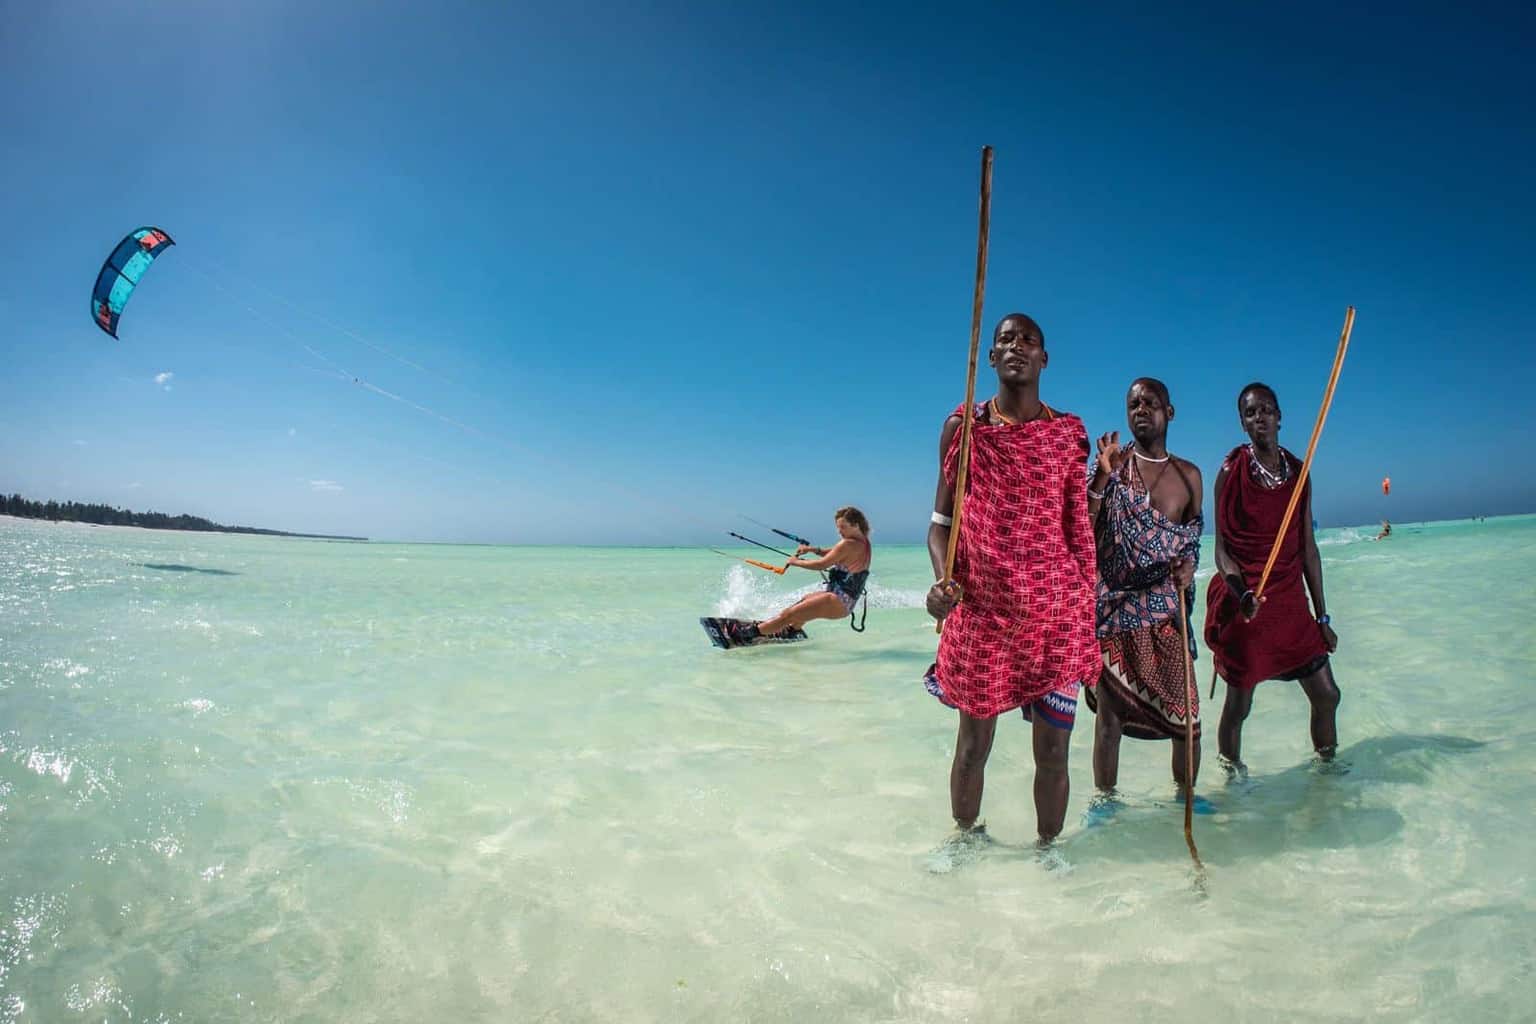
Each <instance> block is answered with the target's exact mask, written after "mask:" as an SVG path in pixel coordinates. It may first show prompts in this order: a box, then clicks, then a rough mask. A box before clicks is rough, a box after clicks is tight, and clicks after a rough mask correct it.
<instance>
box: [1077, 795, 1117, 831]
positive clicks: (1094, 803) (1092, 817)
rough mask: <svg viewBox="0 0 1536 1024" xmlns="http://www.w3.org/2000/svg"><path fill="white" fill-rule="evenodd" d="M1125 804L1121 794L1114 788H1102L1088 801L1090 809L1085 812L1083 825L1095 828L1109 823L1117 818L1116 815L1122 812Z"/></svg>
mask: <svg viewBox="0 0 1536 1024" xmlns="http://www.w3.org/2000/svg"><path fill="white" fill-rule="evenodd" d="M1124 806H1125V804H1123V803H1122V802H1121V801H1120V796H1119V794H1118V793H1116V792H1115V791H1114V790H1112V789H1107V790H1105V789H1101V790H1099V792H1097V793H1095V794H1094V795H1093V799H1092V800H1089V801H1088V809H1087V810H1085V811H1084V812H1083V827H1084V828H1095V827H1097V826H1099V825H1107V824H1109V823H1110V822H1111V821H1114V820H1115V815H1117V814H1119V813H1120V810H1121V808H1123V807H1124Z"/></svg>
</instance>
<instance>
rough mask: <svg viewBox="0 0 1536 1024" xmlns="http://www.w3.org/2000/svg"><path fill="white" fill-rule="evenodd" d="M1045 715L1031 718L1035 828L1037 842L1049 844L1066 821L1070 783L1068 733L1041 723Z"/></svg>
mask: <svg viewBox="0 0 1536 1024" xmlns="http://www.w3.org/2000/svg"><path fill="white" fill-rule="evenodd" d="M1044 718H1045V716H1044V715H1040V714H1036V715H1035V716H1034V722H1033V725H1034V735H1033V740H1034V744H1033V745H1034V748H1035V825H1036V827H1037V828H1038V829H1039V831H1040V842H1041V843H1042V844H1045V843H1049V842H1050V841H1051V840H1053V839H1055V838H1056V837H1057V836H1058V835H1060V834H1061V826H1062V823H1063V822H1064V821H1066V818H1067V795H1068V792H1069V789H1070V782H1069V780H1068V778H1067V749H1068V746H1069V745H1070V743H1071V740H1072V733H1071V732H1070V731H1069V730H1067V729H1058V728H1056V727H1055V726H1053V725H1048V724H1046V722H1045V721H1044Z"/></svg>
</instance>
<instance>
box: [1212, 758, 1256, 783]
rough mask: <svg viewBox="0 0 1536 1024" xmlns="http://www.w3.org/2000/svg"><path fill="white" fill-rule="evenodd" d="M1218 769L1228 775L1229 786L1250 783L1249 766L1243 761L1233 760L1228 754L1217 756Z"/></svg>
mask: <svg viewBox="0 0 1536 1024" xmlns="http://www.w3.org/2000/svg"><path fill="white" fill-rule="evenodd" d="M1216 767H1218V768H1220V769H1221V770H1222V771H1223V772H1225V773H1226V776H1227V784H1228V785H1231V784H1232V783H1234V782H1247V781H1248V766H1247V765H1246V764H1243V762H1241V761H1234V760H1232V759H1231V758H1229V757H1227V755H1226V754H1217V755H1216Z"/></svg>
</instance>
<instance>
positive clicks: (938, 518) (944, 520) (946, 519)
mask: <svg viewBox="0 0 1536 1024" xmlns="http://www.w3.org/2000/svg"><path fill="white" fill-rule="evenodd" d="M928 518H929V519H931V520H932V521H933V522H935V523H938V524H939V525H940V526H953V525H954V524H955V520H954V518H953V517H951V516H946V515H944V514H943V513H941V512H935V513H934V514H933V515H931V516H929V517H928Z"/></svg>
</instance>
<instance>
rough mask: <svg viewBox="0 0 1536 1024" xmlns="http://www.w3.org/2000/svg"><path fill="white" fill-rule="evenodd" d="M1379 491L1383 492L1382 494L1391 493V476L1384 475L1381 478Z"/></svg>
mask: <svg viewBox="0 0 1536 1024" xmlns="http://www.w3.org/2000/svg"><path fill="white" fill-rule="evenodd" d="M1381 493H1382V494H1384V495H1386V494H1391V493H1392V478H1391V477H1389V476H1386V477H1382V478H1381Z"/></svg>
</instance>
